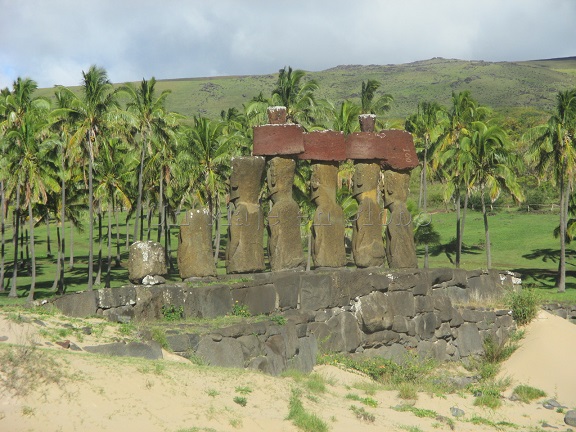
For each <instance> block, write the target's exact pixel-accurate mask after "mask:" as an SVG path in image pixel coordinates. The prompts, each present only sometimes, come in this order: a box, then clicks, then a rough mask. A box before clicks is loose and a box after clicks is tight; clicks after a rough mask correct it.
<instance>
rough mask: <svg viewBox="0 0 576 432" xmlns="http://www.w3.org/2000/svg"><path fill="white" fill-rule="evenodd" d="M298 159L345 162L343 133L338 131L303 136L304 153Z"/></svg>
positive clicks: (316, 132)
mask: <svg viewBox="0 0 576 432" xmlns="http://www.w3.org/2000/svg"><path fill="white" fill-rule="evenodd" d="M298 159H309V160H317V161H343V160H346V141H345V139H344V133H342V132H338V131H331V130H325V131H314V132H308V133H305V134H304V153H300V154H299V155H298Z"/></svg>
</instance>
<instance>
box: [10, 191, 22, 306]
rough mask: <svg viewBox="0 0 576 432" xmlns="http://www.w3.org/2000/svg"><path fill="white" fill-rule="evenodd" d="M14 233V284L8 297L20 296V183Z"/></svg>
mask: <svg viewBox="0 0 576 432" xmlns="http://www.w3.org/2000/svg"><path fill="white" fill-rule="evenodd" d="M13 217H14V223H13V224H14V233H13V234H12V242H13V245H14V265H13V268H12V286H11V287H10V293H9V294H8V297H14V298H16V297H18V289H17V279H18V230H19V229H20V185H17V186H16V204H15V206H14V212H13Z"/></svg>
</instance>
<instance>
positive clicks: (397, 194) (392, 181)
mask: <svg viewBox="0 0 576 432" xmlns="http://www.w3.org/2000/svg"><path fill="white" fill-rule="evenodd" d="M409 186H410V174H409V173H404V172H396V171H392V170H386V171H384V202H385V203H387V204H389V203H393V202H404V203H405V202H406V200H407V199H408V190H409Z"/></svg>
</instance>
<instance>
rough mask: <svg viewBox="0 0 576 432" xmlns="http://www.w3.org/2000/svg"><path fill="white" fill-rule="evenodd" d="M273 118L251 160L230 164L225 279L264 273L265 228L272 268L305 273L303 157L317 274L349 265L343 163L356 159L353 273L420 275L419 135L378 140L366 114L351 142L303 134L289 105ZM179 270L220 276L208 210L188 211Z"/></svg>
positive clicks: (333, 135)
mask: <svg viewBox="0 0 576 432" xmlns="http://www.w3.org/2000/svg"><path fill="white" fill-rule="evenodd" d="M268 117H269V123H268V124H267V125H263V126H258V127H255V128H254V142H253V155H252V156H247V157H238V158H234V159H233V160H232V167H231V168H232V172H231V176H230V209H229V220H228V243H227V248H226V270H227V273H253V272H261V271H263V270H265V268H266V267H265V253H264V246H263V243H264V229H265V225H266V226H267V229H268V247H267V250H268V257H269V265H270V269H271V270H272V271H281V270H289V269H296V268H301V267H303V266H304V265H305V263H306V258H305V256H304V251H303V245H302V240H301V225H302V223H303V221H302V217H301V214H300V208H299V206H298V204H297V203H296V201H295V200H294V197H293V194H292V188H293V184H294V176H295V169H296V161H297V160H298V159H305V160H310V162H311V178H310V194H311V196H310V197H311V200H312V201H313V203H314V204H315V206H316V209H315V212H314V216H313V221H312V225H311V236H312V238H311V251H310V252H311V258H312V260H313V262H314V266H315V267H317V268H318V267H344V266H346V265H347V254H346V248H345V218H344V212H343V210H342V208H341V207H340V206H339V205H338V203H337V201H336V192H337V189H338V168H339V163H340V162H342V161H344V160H348V159H351V160H353V161H354V176H353V195H354V198H355V199H356V200H357V202H358V211H357V214H356V217H355V218H354V220H353V226H352V257H353V259H354V263H355V265H356V266H357V267H363V268H364V267H378V266H384V265H385V263H387V264H388V267H390V268H415V267H417V258H416V249H415V246H414V235H413V227H412V223H411V219H410V214H409V212H408V209H407V206H406V199H407V195H408V185H409V180H410V171H411V169H413V168H414V167H415V166H417V165H418V160H417V156H416V152H415V149H414V143H413V140H412V136H411V135H410V134H409V133H407V132H404V131H400V130H385V131H381V132H379V133H375V132H373V130H374V120H375V117H374V116H371V115H367V116H361V118H360V123H361V132H358V133H354V134H350V135H348V136H344V134H343V133H341V132H334V131H316V132H309V133H306V132H304V131H303V130H302V128H301V126H299V125H297V124H291V123H286V109H285V108H284V107H271V108H269V110H268ZM266 166H267V175H266V180H267V186H268V192H269V195H268V196H269V199H270V201H271V202H270V210H269V212H268V214H267V215H266V218H264V215H263V212H262V208H261V205H260V202H259V196H260V191H261V188H262V179H263V177H264V171H265V169H266ZM380 185H382V187H381V188H380ZM380 194H381V195H380ZM380 197H381V199H380ZM380 202H383V208H382V205H381V204H380ZM384 209H385V210H384ZM265 219H266V221H267V224H265ZM384 219H385V220H384ZM384 226H385V227H386V229H385V236H386V241H384V239H383V227H384ZM178 265H179V269H180V276H181V277H182V279H187V278H190V277H205V276H214V275H216V268H215V264H214V256H213V249H212V227H211V219H210V215H209V214H208V212H207V211H206V210H191V211H189V212H187V213H186V218H185V220H184V221H183V223H182V224H181V228H180V242H179V248H178Z"/></svg>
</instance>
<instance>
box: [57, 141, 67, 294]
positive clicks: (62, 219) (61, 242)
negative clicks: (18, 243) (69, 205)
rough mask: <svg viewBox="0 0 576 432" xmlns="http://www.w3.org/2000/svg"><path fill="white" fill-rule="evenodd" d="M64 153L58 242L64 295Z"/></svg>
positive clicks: (61, 288)
mask: <svg viewBox="0 0 576 432" xmlns="http://www.w3.org/2000/svg"><path fill="white" fill-rule="evenodd" d="M64 170H65V166H64V151H62V186H61V188H62V191H61V192H62V196H61V201H62V202H61V205H62V207H61V208H60V227H61V232H60V235H61V237H62V239H61V240H59V241H58V244H59V246H60V247H59V257H58V260H59V262H60V280H59V282H58V294H64V291H65V289H66V287H65V283H64V261H65V260H66V229H65V228H66V180H65V176H64Z"/></svg>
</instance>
